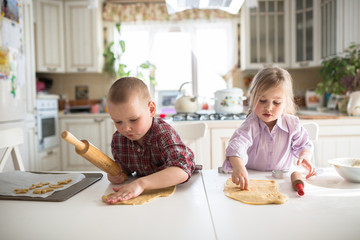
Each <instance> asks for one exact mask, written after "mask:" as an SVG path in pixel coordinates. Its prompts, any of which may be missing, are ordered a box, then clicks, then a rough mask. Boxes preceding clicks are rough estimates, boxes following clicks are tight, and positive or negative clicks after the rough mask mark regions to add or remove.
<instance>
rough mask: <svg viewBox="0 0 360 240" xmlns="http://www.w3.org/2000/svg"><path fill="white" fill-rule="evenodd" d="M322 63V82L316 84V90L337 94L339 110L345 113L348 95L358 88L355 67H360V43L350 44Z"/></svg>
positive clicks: (359, 88) (359, 86)
mask: <svg viewBox="0 0 360 240" xmlns="http://www.w3.org/2000/svg"><path fill="white" fill-rule="evenodd" d="M322 64H323V67H322V68H321V70H320V76H321V78H322V82H320V83H319V84H318V85H317V88H316V92H317V93H318V94H327V93H328V94H333V95H337V96H338V97H337V98H338V100H339V102H338V103H339V105H338V107H339V111H340V112H344V113H345V112H346V102H347V100H348V98H349V95H350V94H351V93H352V92H354V91H359V90H360V83H359V81H358V78H357V77H356V74H357V69H360V45H355V44H352V45H350V47H349V48H348V49H347V50H345V51H344V53H342V54H341V55H338V56H335V57H331V58H328V59H325V60H324V61H323V62H322ZM341 99H342V100H341Z"/></svg>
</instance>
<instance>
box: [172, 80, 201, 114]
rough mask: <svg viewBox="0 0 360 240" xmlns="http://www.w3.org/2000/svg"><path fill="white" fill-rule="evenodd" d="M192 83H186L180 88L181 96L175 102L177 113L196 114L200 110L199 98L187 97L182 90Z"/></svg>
mask: <svg viewBox="0 0 360 240" xmlns="http://www.w3.org/2000/svg"><path fill="white" fill-rule="evenodd" d="M188 83H190V82H185V83H183V84H181V86H180V88H179V93H180V94H179V96H178V98H177V99H176V100H175V110H176V112H177V113H195V112H196V111H197V109H198V101H197V97H193V96H187V95H184V94H182V93H181V90H182V88H183V86H184V85H185V84H188Z"/></svg>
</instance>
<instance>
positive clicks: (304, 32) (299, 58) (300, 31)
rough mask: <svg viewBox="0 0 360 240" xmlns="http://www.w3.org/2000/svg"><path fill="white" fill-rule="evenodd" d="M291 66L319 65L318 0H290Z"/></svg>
mask: <svg viewBox="0 0 360 240" xmlns="http://www.w3.org/2000/svg"><path fill="white" fill-rule="evenodd" d="M290 12H291V23H292V26H291V36H292V38H291V43H292V50H291V66H292V67H310V66H320V64H321V62H320V61H321V60H320V53H321V52H320V41H321V34H320V26H321V25H320V19H321V18H320V13H321V12H320V1H308V0H293V1H291V11H290Z"/></svg>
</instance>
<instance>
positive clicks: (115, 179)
mask: <svg viewBox="0 0 360 240" xmlns="http://www.w3.org/2000/svg"><path fill="white" fill-rule="evenodd" d="M107 178H108V180H109V181H110V182H111V183H112V184H120V183H123V182H125V180H126V179H125V174H123V172H120V173H119V174H118V175H116V176H113V175H111V174H109V173H108V174H107Z"/></svg>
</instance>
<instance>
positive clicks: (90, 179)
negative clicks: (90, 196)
mask: <svg viewBox="0 0 360 240" xmlns="http://www.w3.org/2000/svg"><path fill="white" fill-rule="evenodd" d="M36 173H37V174H41V173H39V172H36ZM82 174H84V175H85V178H84V179H82V180H81V181H80V182H78V183H76V184H74V185H72V186H71V187H69V188H67V189H64V190H61V191H56V192H55V193H54V194H52V195H50V196H48V197H46V198H41V197H28V196H2V195H0V200H23V201H46V202H63V201H65V200H67V199H69V198H70V197H72V196H74V195H75V194H77V193H79V192H81V191H82V190H84V189H85V188H87V187H89V186H90V185H92V184H94V183H95V182H97V181H99V180H100V179H101V178H102V177H103V175H102V174H101V173H82Z"/></svg>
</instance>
